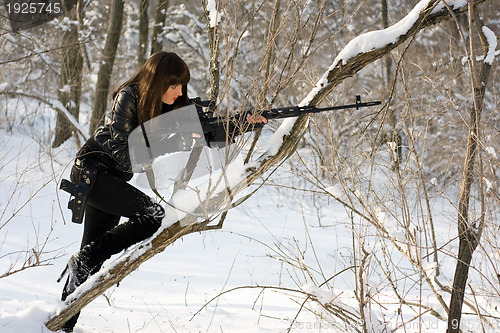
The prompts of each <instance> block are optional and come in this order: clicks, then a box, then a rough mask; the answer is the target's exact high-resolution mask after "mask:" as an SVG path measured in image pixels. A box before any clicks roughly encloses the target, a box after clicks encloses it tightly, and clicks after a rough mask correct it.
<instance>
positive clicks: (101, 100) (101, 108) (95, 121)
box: [90, 0, 124, 134]
mask: <svg viewBox="0 0 500 333" xmlns="http://www.w3.org/2000/svg"><path fill="white" fill-rule="evenodd" d="M123 7H124V1H122V0H114V1H113V2H112V3H111V11H110V13H109V19H108V30H107V33H106V44H105V45H104V50H103V53H102V60H101V65H100V67H99V74H98V76H97V83H96V88H95V95H94V103H93V104H92V115H91V119H90V134H92V133H94V131H95V130H96V129H97V127H99V125H101V124H102V123H103V122H104V115H105V113H106V108H107V105H108V97H109V85H110V80H111V74H112V72H113V65H114V63H115V55H116V50H117V47H118V41H119V40H120V34H121V29H122V21H123Z"/></svg>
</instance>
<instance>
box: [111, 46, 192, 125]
mask: <svg viewBox="0 0 500 333" xmlns="http://www.w3.org/2000/svg"><path fill="white" fill-rule="evenodd" d="M190 78H191V75H190V73H189V68H188V66H187V65H186V63H185V62H184V60H182V59H181V57H179V56H178V55H177V54H176V53H173V52H164V51H160V52H156V53H155V54H153V55H152V56H151V57H149V59H148V60H147V61H146V62H145V63H144V65H142V67H141V68H140V69H139V71H138V72H137V74H135V75H134V76H133V77H132V78H130V79H129V80H128V81H127V82H125V83H123V84H122V85H121V86H120V87H118V89H116V90H115V92H114V93H113V99H114V98H115V96H116V95H117V94H118V93H119V92H120V90H122V89H123V88H124V87H126V86H129V85H132V84H136V85H137V91H138V95H139V101H138V110H137V115H138V118H139V122H140V123H143V122H145V121H147V120H149V119H151V118H154V117H156V116H158V115H160V113H161V109H162V102H161V97H162V95H163V94H165V92H166V91H167V89H168V88H169V87H170V86H177V85H182V96H180V97H179V98H177V99H176V100H175V102H174V104H173V105H172V106H171V109H175V108H178V107H180V106H183V105H185V104H187V102H188V96H187V84H188V82H189V80H190Z"/></svg>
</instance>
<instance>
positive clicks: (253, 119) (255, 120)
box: [247, 113, 267, 124]
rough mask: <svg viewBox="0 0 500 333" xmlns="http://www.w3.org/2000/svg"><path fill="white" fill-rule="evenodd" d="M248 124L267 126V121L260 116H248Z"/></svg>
mask: <svg viewBox="0 0 500 333" xmlns="http://www.w3.org/2000/svg"><path fill="white" fill-rule="evenodd" d="M247 122H248V123H249V124H262V123H263V124H267V119H266V118H265V117H263V116H261V115H260V114H258V113H256V114H253V115H252V114H247Z"/></svg>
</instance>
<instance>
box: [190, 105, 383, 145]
mask: <svg viewBox="0 0 500 333" xmlns="http://www.w3.org/2000/svg"><path fill="white" fill-rule="evenodd" d="M190 102H191V103H194V104H195V106H196V109H197V111H198V116H199V118H200V122H201V127H202V129H203V133H204V134H205V137H207V139H208V138H210V139H211V140H210V141H214V139H216V140H215V141H225V140H226V133H231V134H232V135H229V137H234V134H236V133H235V130H236V128H238V127H241V125H239V124H244V123H245V122H246V118H247V115H253V114H259V115H261V116H263V117H265V118H266V119H267V120H271V119H282V118H290V117H298V116H300V115H303V114H307V113H320V112H325V111H334V110H344V109H356V110H359V109H360V108H362V107H370V106H376V105H380V104H382V102H380V101H370V102H361V96H360V95H356V103H354V104H346V105H335V106H329V107H325V108H318V107H315V106H313V105H307V106H298V105H294V106H287V107H282V108H273V109H267V110H255V109H251V110H247V111H244V112H240V113H236V114H234V115H232V116H229V117H214V116H213V113H211V112H204V111H203V108H204V107H214V106H215V104H216V103H215V102H214V101H211V100H207V101H202V100H201V98H199V97H197V98H194V99H191V100H190ZM238 125H239V126H238ZM254 125H255V126H254V127H252V126H248V124H247V126H246V127H247V128H246V129H245V130H243V131H240V132H247V131H251V130H252V129H253V128H255V127H258V126H259V125H260V127H262V126H263V124H254ZM228 126H229V130H227V129H226V130H224V128H227V127H228ZM207 141H208V140H207ZM231 141H232V140H231Z"/></svg>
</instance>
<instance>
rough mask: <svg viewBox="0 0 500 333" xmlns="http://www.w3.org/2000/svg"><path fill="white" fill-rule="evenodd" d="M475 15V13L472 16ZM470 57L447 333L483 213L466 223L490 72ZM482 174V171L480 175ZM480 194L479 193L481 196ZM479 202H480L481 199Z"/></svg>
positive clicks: (456, 326) (458, 310) (456, 315)
mask: <svg viewBox="0 0 500 333" xmlns="http://www.w3.org/2000/svg"><path fill="white" fill-rule="evenodd" d="M473 11H474V8H473V5H471V4H469V32H470V36H471V37H470V38H472V16H473ZM475 14H477V13H475ZM474 16H475V17H474V19H475V20H476V24H477V25H479V26H478V29H477V30H478V31H477V33H478V34H479V36H480V40H481V42H482V43H483V49H484V57H485V58H486V53H487V51H488V42H487V40H486V38H485V36H484V34H483V32H482V25H481V24H480V20H479V16H478V15H474ZM470 52H471V54H470V56H469V64H470V71H471V76H472V91H473V105H472V107H471V110H470V120H469V121H470V125H469V126H468V132H469V135H468V138H467V152H466V155H465V162H464V170H463V176H462V186H461V189H460V199H459V203H458V237H459V245H458V259H457V264H456V267H455V276H454V278H453V289H452V293H451V300H450V313H449V315H448V329H447V332H448V333H455V332H456V333H458V332H460V320H461V317H462V306H463V303H464V292H465V287H466V284H467V279H468V276H469V267H470V263H471V261H472V255H473V253H474V250H475V249H476V248H477V246H478V245H479V241H480V239H481V233H482V229H483V225H484V212H482V214H481V216H480V218H479V219H478V220H477V221H470V220H469V202H470V192H471V187H472V184H473V183H474V173H475V171H476V170H475V161H476V155H477V154H478V142H479V138H480V135H481V130H480V120H481V112H482V110H483V102H484V95H485V92H486V85H487V83H488V77H489V73H490V69H491V64H489V63H486V62H484V61H483V62H482V63H481V69H480V72H479V75H478V74H477V70H476V66H474V55H473V50H472V47H471V50H470ZM479 174H481V172H479ZM482 195H483V194H482V193H481V196H482ZM481 200H482V199H481Z"/></svg>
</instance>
